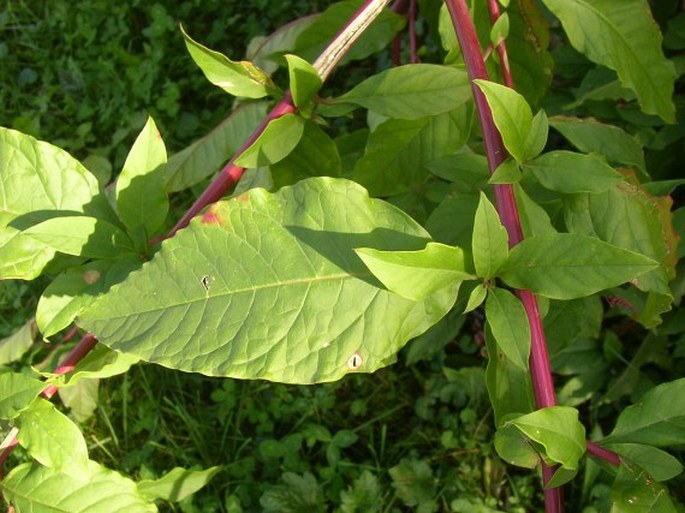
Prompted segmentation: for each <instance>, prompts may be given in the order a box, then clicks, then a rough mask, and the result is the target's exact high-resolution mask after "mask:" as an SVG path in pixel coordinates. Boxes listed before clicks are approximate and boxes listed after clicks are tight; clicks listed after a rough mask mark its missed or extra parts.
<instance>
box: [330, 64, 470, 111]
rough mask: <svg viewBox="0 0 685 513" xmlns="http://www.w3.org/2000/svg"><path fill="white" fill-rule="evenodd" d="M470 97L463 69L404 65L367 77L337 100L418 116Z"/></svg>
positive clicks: (450, 105) (457, 104) (445, 109)
mask: <svg viewBox="0 0 685 513" xmlns="http://www.w3.org/2000/svg"><path fill="white" fill-rule="evenodd" d="M470 98H471V89H470V87H469V79H468V75H467V74H466V72H465V71H464V70H461V69H458V68H452V67H449V66H438V65H436V64H406V65H404V66H398V67H395V68H390V69H388V70H385V71H382V72H381V73H378V74H376V75H374V76H372V77H370V78H367V79H366V80H364V81H363V82H362V83H361V84H359V85H358V86H356V87H355V88H354V89H352V90H351V91H349V92H347V93H345V94H344V95H342V96H341V97H339V98H337V99H336V101H343V102H351V103H354V104H357V105H361V106H362V107H365V108H367V109H369V110H371V111H373V112H376V113H378V114H380V115H382V116H387V117H389V118H395V119H418V118H423V117H427V116H437V115H438V114H443V113H445V112H448V111H451V110H454V109H456V108H457V107H459V106H460V105H463V104H464V103H466V102H467V101H468V100H469V99H470Z"/></svg>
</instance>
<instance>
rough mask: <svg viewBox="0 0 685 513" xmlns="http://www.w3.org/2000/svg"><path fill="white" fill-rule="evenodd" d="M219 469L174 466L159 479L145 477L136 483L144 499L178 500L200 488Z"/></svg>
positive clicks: (219, 468)
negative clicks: (191, 468)
mask: <svg viewBox="0 0 685 513" xmlns="http://www.w3.org/2000/svg"><path fill="white" fill-rule="evenodd" d="M220 470H221V467H210V468H208V469H205V470H188V469H185V468H181V467H175V468H173V469H172V470H170V471H169V472H167V473H166V474H164V475H163V476H162V477H160V478H159V479H155V480H152V479H145V480H143V481H140V482H139V483H138V491H139V492H140V494H141V495H142V496H143V497H145V498H146V499H148V500H150V501H153V500H157V499H161V500H165V501H171V502H179V501H182V500H183V499H185V498H186V497H189V496H190V495H192V494H194V493H195V492H197V491H198V490H200V489H202V488H203V487H204V486H206V485H207V483H209V482H210V481H211V480H212V478H213V477H214V476H215V475H216V474H217V473H218V472H219V471H220Z"/></svg>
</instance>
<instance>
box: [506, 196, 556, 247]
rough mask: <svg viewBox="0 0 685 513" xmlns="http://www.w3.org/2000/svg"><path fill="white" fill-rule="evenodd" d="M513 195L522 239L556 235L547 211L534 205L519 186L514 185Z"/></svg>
mask: <svg viewBox="0 0 685 513" xmlns="http://www.w3.org/2000/svg"><path fill="white" fill-rule="evenodd" d="M514 195H515V197H516V206H517V207H518V210H519V217H520V218H521V228H522V229H523V235H524V237H533V236H534V235H545V234H549V233H557V231H556V229H555V228H554V226H553V225H552V220H551V219H550V217H549V214H547V211H546V210H545V209H544V208H542V207H541V206H540V205H538V204H537V203H535V201H533V200H532V199H531V198H530V196H528V194H526V191H524V190H523V187H521V186H520V185H519V184H514Z"/></svg>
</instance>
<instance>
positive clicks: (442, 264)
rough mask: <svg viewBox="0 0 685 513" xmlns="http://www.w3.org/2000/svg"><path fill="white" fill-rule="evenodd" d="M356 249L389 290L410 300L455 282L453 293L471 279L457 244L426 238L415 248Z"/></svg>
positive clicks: (416, 299)
mask: <svg viewBox="0 0 685 513" xmlns="http://www.w3.org/2000/svg"><path fill="white" fill-rule="evenodd" d="M355 252H356V253H357V255H358V256H359V258H361V259H362V261H363V262H364V265H366V267H368V268H369V270H370V271H371V272H372V273H373V275H374V276H375V277H376V278H378V279H379V280H380V281H381V282H382V283H383V285H385V286H386V287H387V288H388V290H390V291H391V292H394V293H395V294H399V295H400V296H402V297H405V298H407V299H411V300H412V301H423V300H424V299H426V298H427V297H428V296H430V295H431V294H433V293H435V292H436V291H438V290H440V289H442V288H445V287H450V288H454V286H455V285H456V291H455V293H456V292H458V290H459V286H460V285H461V282H462V281H464V280H468V279H473V276H471V275H470V274H468V273H467V272H466V271H465V269H464V252H463V251H462V250H461V248H458V247H456V246H448V245H446V244H440V243H438V242H429V243H428V244H427V245H426V247H425V248H424V249H420V250H418V251H380V250H377V249H373V248H358V249H355ZM454 299H455V300H456V296H455V298H454Z"/></svg>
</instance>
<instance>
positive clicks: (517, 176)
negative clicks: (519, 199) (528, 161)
mask: <svg viewBox="0 0 685 513" xmlns="http://www.w3.org/2000/svg"><path fill="white" fill-rule="evenodd" d="M522 178H523V173H522V172H521V165H520V164H519V163H518V162H516V161H515V160H514V159H510V158H508V159H507V160H505V161H504V162H502V163H501V164H500V165H499V166H497V169H495V172H494V173H492V176H490V179H489V180H488V183H489V184H503V183H518V182H520V181H521V179H522Z"/></svg>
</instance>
